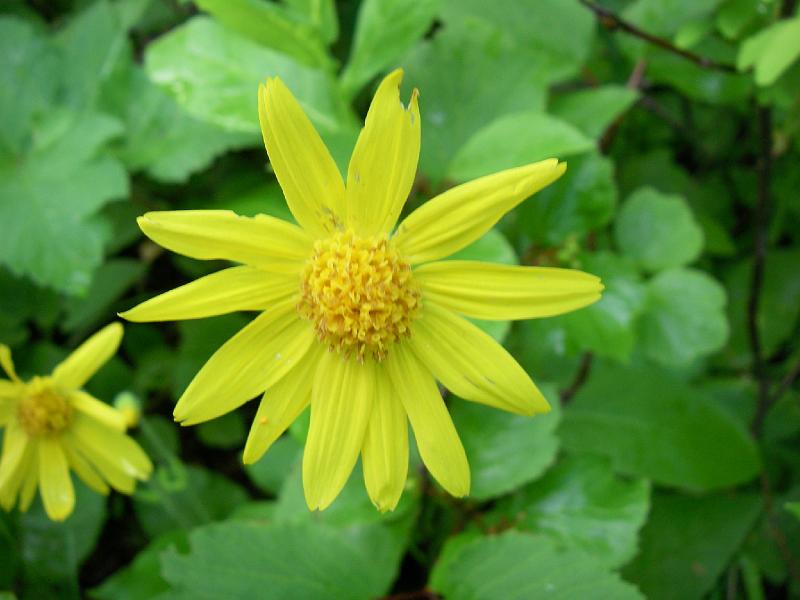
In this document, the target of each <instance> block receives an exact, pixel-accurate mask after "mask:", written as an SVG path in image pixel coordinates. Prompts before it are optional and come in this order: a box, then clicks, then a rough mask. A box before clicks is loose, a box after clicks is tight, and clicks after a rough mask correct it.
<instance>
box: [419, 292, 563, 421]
mask: <svg viewBox="0 0 800 600" xmlns="http://www.w3.org/2000/svg"><path fill="white" fill-rule="evenodd" d="M413 327H414V333H413V335H412V336H411V339H410V340H409V345H410V346H411V348H412V350H413V351H414V354H415V355H416V356H417V358H419V360H420V361H422V363H423V364H425V365H426V366H427V367H428V368H429V369H430V370H431V371H432V372H433V375H434V376H435V377H436V379H438V380H439V381H441V382H442V383H443V384H444V386H445V387H446V388H448V389H449V390H451V391H452V392H453V393H455V394H457V395H458V396H461V397H462V398H464V399H466V400H473V401H475V402H481V403H483V404H488V405H489V406H493V407H495V408H499V409H502V410H507V411H509V412H513V413H516V414H521V415H533V414H536V413H546V412H548V411H549V410H550V405H549V404H548V403H547V400H545V398H544V396H543V395H542V393H541V392H540V391H539V390H538V389H537V387H536V386H535V385H534V383H533V382H532V381H531V378H530V377H528V374H527V373H525V371H524V370H523V368H522V367H520V366H519V364H517V361H515V360H514V357H512V356H511V355H510V354H509V353H508V352H507V351H506V350H505V348H503V347H502V346H501V345H500V344H498V343H497V342H496V341H494V340H493V339H492V338H491V336H489V335H488V334H486V333H484V332H483V331H481V330H480V329H479V328H478V327H476V326H475V325H473V324H472V323H470V322H469V321H467V320H465V319H463V318H461V317H459V316H457V315H454V314H453V313H452V312H450V311H449V310H446V309H443V308H441V307H438V306H436V305H435V304H434V303H432V302H427V303H426V304H424V305H423V309H422V315H421V317H420V318H419V319H417V320H416V321H414V325H413Z"/></svg>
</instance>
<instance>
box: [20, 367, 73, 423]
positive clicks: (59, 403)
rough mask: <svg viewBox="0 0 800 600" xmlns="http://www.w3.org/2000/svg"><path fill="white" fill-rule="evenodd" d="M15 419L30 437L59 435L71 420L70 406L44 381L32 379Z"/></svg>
mask: <svg viewBox="0 0 800 600" xmlns="http://www.w3.org/2000/svg"><path fill="white" fill-rule="evenodd" d="M17 418H18V419H19V422H20V424H21V425H22V428H23V429H24V430H25V432H26V433H27V434H28V435H30V436H37V437H38V436H42V435H52V434H56V433H60V432H61V431H63V430H64V429H66V428H67V426H68V425H69V424H70V421H71V420H72V406H71V405H70V403H69V402H68V401H67V400H66V399H65V398H64V397H63V396H62V395H61V394H60V393H58V391H57V390H55V389H53V387H52V386H51V385H50V384H48V382H47V381H46V380H43V379H40V378H34V380H33V381H32V382H31V383H30V385H29V392H28V394H27V395H25V396H24V397H23V398H22V400H21V401H20V403H19V407H18V408H17Z"/></svg>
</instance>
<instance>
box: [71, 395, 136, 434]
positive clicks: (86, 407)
mask: <svg viewBox="0 0 800 600" xmlns="http://www.w3.org/2000/svg"><path fill="white" fill-rule="evenodd" d="M68 398H69V401H70V402H71V403H72V406H73V408H75V409H77V410H79V411H81V412H82V413H83V414H85V415H88V416H90V417H92V418H93V419H95V420H97V421H100V422H101V423H102V424H103V425H105V426H106V427H110V428H111V429H116V430H117V431H121V432H122V433H125V429H127V427H126V423H125V416H124V415H123V414H122V413H121V412H120V411H118V410H117V409H116V408H114V407H113V406H111V405H110V404H106V403H105V402H101V401H100V400H98V399H97V398H93V397H92V396H91V395H89V394H87V393H86V392H84V391H82V390H74V391H72V392H70V393H69V396H68Z"/></svg>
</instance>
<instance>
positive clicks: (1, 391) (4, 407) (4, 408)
mask: <svg viewBox="0 0 800 600" xmlns="http://www.w3.org/2000/svg"><path fill="white" fill-rule="evenodd" d="M22 390H23V386H22V384H20V383H17V382H16V381H8V380H7V379H0V426H1V425H5V424H6V423H8V421H9V420H10V419H11V417H12V416H13V415H14V410H15V408H16V406H17V403H16V399H17V397H18V396H19V395H20V393H21V392H22Z"/></svg>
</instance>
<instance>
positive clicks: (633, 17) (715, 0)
mask: <svg viewBox="0 0 800 600" xmlns="http://www.w3.org/2000/svg"><path fill="white" fill-rule="evenodd" d="M720 3H721V0H636V1H635V2H633V3H631V4H630V5H628V6H627V7H626V9H625V11H624V12H623V13H622V14H623V16H624V17H625V19H627V20H628V21H630V22H632V23H634V24H636V25H640V26H641V27H643V28H644V29H645V31H647V32H648V33H651V34H654V35H662V36H669V37H672V36H673V35H674V34H675V33H677V32H678V30H679V29H680V28H681V27H682V26H684V25H685V24H686V23H692V22H696V21H699V20H702V19H703V17H707V16H708V15H710V14H711V13H712V12H713V11H714V9H715V8H716V7H717V5H719V4H720ZM658 51H659V50H658V49H656V50H654V52H658Z"/></svg>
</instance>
